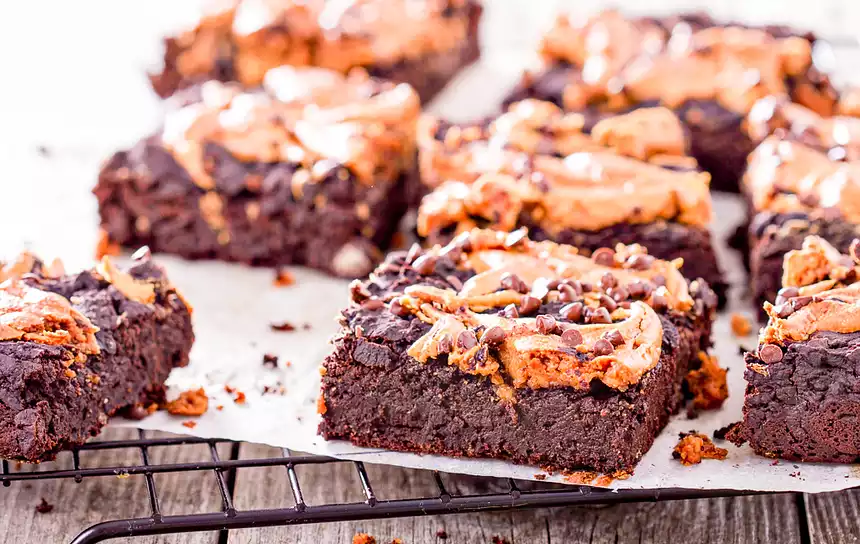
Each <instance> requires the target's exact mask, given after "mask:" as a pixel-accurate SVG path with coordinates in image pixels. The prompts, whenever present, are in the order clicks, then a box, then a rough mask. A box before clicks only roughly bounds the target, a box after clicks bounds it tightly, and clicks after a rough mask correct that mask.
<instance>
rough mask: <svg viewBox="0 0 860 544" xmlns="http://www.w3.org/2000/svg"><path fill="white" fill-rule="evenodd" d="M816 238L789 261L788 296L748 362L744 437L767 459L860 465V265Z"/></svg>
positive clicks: (774, 309) (783, 294) (771, 311)
mask: <svg viewBox="0 0 860 544" xmlns="http://www.w3.org/2000/svg"><path fill="white" fill-rule="evenodd" d="M858 244H860V241H855V242H854V243H853V244H852V246H851V250H850V256H849V255H843V254H841V253H840V252H839V251H838V250H837V249H835V248H834V247H833V246H832V245H830V244H828V243H827V242H826V241H825V240H824V239H822V238H819V237H816V236H810V237H808V238H806V240H805V241H804V242H803V247H802V248H801V249H798V250H792V251H789V252H788V253H787V254H786V256H785V275H784V278H783V288H782V290H781V291H780V294H779V296H778V297H777V299H776V301H775V304H770V303H765V310H766V312H767V314H768V316H769V320H768V323H767V326H766V327H765V328H764V329H763V330H762V332H761V335H760V337H759V342H760V343H759V346H758V349H757V350H756V351H755V352H753V353H747V354H746V365H747V368H746V372H745V374H744V377H745V378H746V380H747V388H746V396H745V400H744V423H743V426H742V427H741V435H742V437H743V438H745V439H746V440H748V441H749V443H750V446H751V447H752V448H753V450H755V452H756V453H758V454H760V455H765V456H768V457H780V458H783V459H789V460H792V461H810V462H828V463H831V462H832V463H856V462H858V461H860V365H858V353H860V320H858V316H860V312H858V310H860V282H857V279H858V272H860V259H858V254H857V249H858Z"/></svg>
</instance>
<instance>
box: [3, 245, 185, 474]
mask: <svg viewBox="0 0 860 544" xmlns="http://www.w3.org/2000/svg"><path fill="white" fill-rule="evenodd" d="M135 257H136V260H135V262H134V264H133V265H132V266H131V267H130V268H129V269H128V270H127V271H125V270H120V269H118V268H117V267H116V266H115V265H114V264H113V263H112V262H111V261H110V257H104V258H103V259H102V261H101V263H100V264H99V265H98V266H97V267H96V268H95V269H93V270H87V271H84V272H80V273H78V274H66V273H64V271H63V270H62V267H61V266H57V265H56V264H54V265H52V266H45V265H43V264H42V263H41V262H40V261H39V260H38V259H36V258H35V257H33V256H32V255H30V254H23V255H21V256H20V257H18V259H17V260H15V261H13V262H11V263H5V264H3V265H2V267H0V281H2V283H0V377H2V381H3V386H2V388H0V394H2V400H3V402H1V403H0V457H2V458H4V459H18V460H22V461H31V462H37V461H43V460H48V459H52V458H53V457H54V456H55V455H56V454H57V453H58V452H59V451H60V450H63V449H67V448H69V447H72V446H76V445H80V444H83V443H84V442H85V441H86V440H87V439H88V438H90V437H91V436H95V435H96V434H98V433H99V431H100V430H101V428H102V427H103V426H104V425H105V424H106V423H107V421H108V417H110V416H111V415H113V414H115V413H116V412H118V411H120V410H122V409H124V408H132V407H134V406H136V405H141V404H150V403H153V402H155V403H158V402H161V401H163V400H164V380H165V379H167V375H168V374H169V373H170V371H171V369H173V368H174V367H178V366H185V365H186V364H188V352H189V350H190V349H191V344H192V342H193V341H194V334H193V332H192V330H191V315H190V312H191V310H190V308H189V307H188V306H187V304H186V303H185V302H184V301H183V299H182V297H181V296H180V295H179V293H178V292H177V291H176V290H175V289H174V288H173V286H172V285H171V284H170V282H169V281H168V279H167V277H166V276H165V274H164V271H163V270H162V269H161V268H159V267H158V266H156V265H155V264H154V263H153V262H152V261H151V260H150V258H149V255H148V252H146V251H144V252H139V253H138V254H136V255H135Z"/></svg>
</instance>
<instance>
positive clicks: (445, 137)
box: [417, 99, 726, 298]
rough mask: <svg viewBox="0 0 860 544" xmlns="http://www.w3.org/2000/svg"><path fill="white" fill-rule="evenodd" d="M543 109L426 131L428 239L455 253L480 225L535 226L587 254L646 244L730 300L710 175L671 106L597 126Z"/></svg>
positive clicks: (534, 104) (421, 137)
mask: <svg viewBox="0 0 860 544" xmlns="http://www.w3.org/2000/svg"><path fill="white" fill-rule="evenodd" d="M588 121H589V119H588V117H587V116H585V115H583V114H580V113H564V112H563V111H562V110H561V109H560V108H558V107H557V106H555V105H554V104H552V103H550V102H544V101H539V100H534V99H528V100H524V101H521V102H518V103H515V104H512V105H511V106H510V107H509V108H508V111H506V112H505V113H504V114H502V115H500V116H499V117H497V118H495V119H492V120H489V121H486V122H480V123H474V124H450V123H447V122H444V121H440V120H438V119H436V118H434V117H432V116H429V115H428V116H425V117H423V118H422V120H421V121H420V123H419V125H420V126H419V131H418V147H419V164H420V171H421V178H422V182H423V184H424V185H425V186H426V187H428V188H429V189H431V192H430V193H429V194H428V195H427V196H425V197H424V199H423V201H422V202H421V206H420V208H419V212H418V223H417V227H418V228H417V230H418V234H419V236H422V237H424V238H426V239H427V240H428V241H429V242H430V243H445V242H446V241H447V240H450V239H451V238H452V237H453V236H454V235H456V234H457V233H459V232H463V231H468V230H470V229H471V228H473V227H476V226H477V227H489V228H494V229H500V230H508V231H510V230H514V229H516V228H519V227H527V228H528V229H529V235H530V236H531V237H532V238H533V239H534V240H552V241H555V242H559V243H563V244H571V245H573V246H576V247H577V248H579V249H580V250H582V251H584V252H585V253H586V254H590V253H591V252H592V251H595V250H597V249H598V248H602V247H613V246H615V244H618V243H621V244H634V243H635V244H641V245H643V246H645V247H646V248H648V252H649V254H650V255H651V256H653V257H656V258H659V259H666V260H672V259H677V258H681V259H683V267H682V268H681V271H682V272H683V273H684V275H685V276H687V277H688V278H690V279H696V278H703V279H704V280H706V281H707V282H708V284H710V285H711V287H712V288H713V289H714V290H715V291H716V292H717V293H718V294H719V295H720V296H721V298H722V297H724V295H725V289H726V284H725V282H724V281H723V278H722V274H721V272H720V268H719V266H718V265H717V260H716V254H715V253H714V248H713V246H712V243H711V235H710V232H709V230H708V224H709V223H710V221H711V196H710V193H709V191H708V182H709V175H708V174H707V173H706V172H702V171H701V170H699V169H698V168H697V165H696V160H695V159H693V158H692V157H690V156H688V155H687V154H686V149H687V144H686V138H685V133H684V127H683V125H682V123H681V121H680V120H679V119H678V118H677V117H676V116H675V114H674V113H673V112H672V111H670V110H669V109H667V108H662V107H657V108H642V109H638V110H635V111H633V112H630V113H627V114H623V115H616V116H608V117H605V118H604V119H603V120H601V121H599V122H597V123H596V124H593V125H589V124H588Z"/></svg>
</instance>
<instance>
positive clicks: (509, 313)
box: [502, 304, 520, 319]
mask: <svg viewBox="0 0 860 544" xmlns="http://www.w3.org/2000/svg"><path fill="white" fill-rule="evenodd" d="M502 315H504V316H505V317H507V318H508V319H516V318H518V317H519V316H520V312H519V311H518V310H517V307H516V306H515V305H513V304H508V305H507V306H505V309H504V310H502Z"/></svg>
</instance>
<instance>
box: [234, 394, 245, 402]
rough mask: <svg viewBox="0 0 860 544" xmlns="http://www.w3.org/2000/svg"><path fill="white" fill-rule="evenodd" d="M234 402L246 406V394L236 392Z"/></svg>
mask: <svg viewBox="0 0 860 544" xmlns="http://www.w3.org/2000/svg"><path fill="white" fill-rule="evenodd" d="M233 402H235V403H236V404H245V393H243V392H241V391H236V396H235V397H233Z"/></svg>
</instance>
